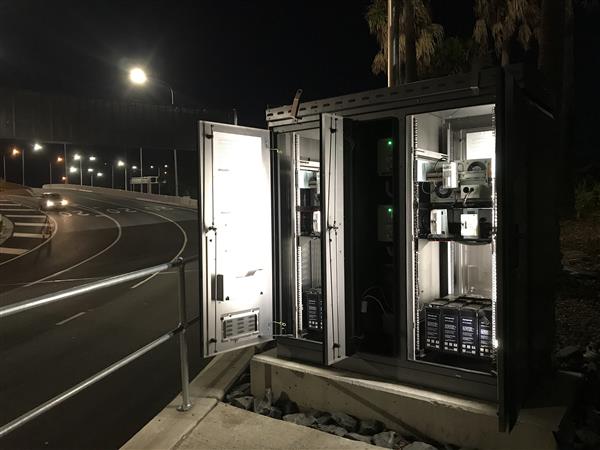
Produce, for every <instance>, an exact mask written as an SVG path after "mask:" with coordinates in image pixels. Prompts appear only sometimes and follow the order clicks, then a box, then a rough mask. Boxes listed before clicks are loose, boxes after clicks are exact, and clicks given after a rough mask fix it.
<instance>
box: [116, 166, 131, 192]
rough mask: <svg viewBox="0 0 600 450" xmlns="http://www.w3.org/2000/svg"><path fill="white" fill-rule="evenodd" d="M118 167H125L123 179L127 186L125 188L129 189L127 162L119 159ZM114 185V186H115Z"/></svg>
mask: <svg viewBox="0 0 600 450" xmlns="http://www.w3.org/2000/svg"><path fill="white" fill-rule="evenodd" d="M117 167H123V168H124V169H125V170H124V171H123V176H124V181H123V185H124V187H125V190H126V191H127V190H128V187H127V164H125V161H121V160H119V161H117ZM113 187H114V186H113Z"/></svg>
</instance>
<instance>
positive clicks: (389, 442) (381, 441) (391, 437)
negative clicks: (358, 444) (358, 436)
mask: <svg viewBox="0 0 600 450" xmlns="http://www.w3.org/2000/svg"><path fill="white" fill-rule="evenodd" d="M395 441H396V432H395V431H382V432H381V433H377V434H376V435H375V436H373V441H372V442H373V444H374V445H377V446H379V447H384V448H394V443H395Z"/></svg>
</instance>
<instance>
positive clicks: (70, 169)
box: [69, 166, 77, 173]
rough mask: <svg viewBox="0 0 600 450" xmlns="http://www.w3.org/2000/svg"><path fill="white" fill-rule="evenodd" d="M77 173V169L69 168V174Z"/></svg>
mask: <svg viewBox="0 0 600 450" xmlns="http://www.w3.org/2000/svg"><path fill="white" fill-rule="evenodd" d="M75 172H77V167H73V166H71V167H69V173H75Z"/></svg>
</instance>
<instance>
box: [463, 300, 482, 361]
mask: <svg viewBox="0 0 600 450" xmlns="http://www.w3.org/2000/svg"><path fill="white" fill-rule="evenodd" d="M480 309H481V305H479V304H477V303H469V304H467V305H465V306H463V307H462V308H461V310H460V352H461V353H462V354H463V355H468V356H477V355H478V353H479V310H480Z"/></svg>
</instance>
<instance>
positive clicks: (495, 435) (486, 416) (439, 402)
mask: <svg viewBox="0 0 600 450" xmlns="http://www.w3.org/2000/svg"><path fill="white" fill-rule="evenodd" d="M250 368H251V374H252V394H253V395H254V396H255V397H261V396H262V395H264V391H265V389H266V388H267V387H270V388H271V389H272V391H273V396H274V398H277V397H278V396H279V395H280V393H281V392H283V391H285V392H286V393H287V394H288V395H289V397H290V398H291V399H292V400H293V401H295V402H296V403H298V405H299V406H300V407H304V408H315V409H318V410H321V411H329V412H332V411H344V412H346V413H348V414H351V415H353V416H355V417H358V418H360V419H378V420H380V421H382V422H383V423H384V424H385V425H386V426H387V427H388V428H390V429H392V430H396V431H399V432H401V433H411V434H414V435H415V436H417V437H419V438H421V439H423V440H425V439H427V438H429V439H433V440H435V441H438V442H440V443H450V444H454V445H457V446H459V447H471V448H478V449H481V450H488V449H489V450H499V449H514V450H519V449H527V450H529V449H533V448H535V449H555V448H556V444H555V439H554V436H553V433H552V431H554V430H555V429H556V424H557V422H558V421H557V417H562V414H563V413H564V410H565V408H564V407H563V408H561V407H558V408H557V407H555V406H551V407H548V408H536V409H535V410H534V409H529V410H527V409H525V410H522V414H521V415H520V419H519V421H518V422H517V424H516V426H515V428H514V429H513V431H512V432H511V433H501V432H499V431H498V417H497V405H495V404H493V403H489V402H484V401H478V400H474V399H468V398H463V397H460V396H454V395H450V394H444V393H440V392H432V391H429V390H426V389H419V388H415V387H412V386H406V385H402V384H398V383H395V382H386V381H382V380H375V379H372V378H370V377H366V376H363V375H361V374H357V373H352V372H347V371H342V370H339V369H334V368H329V367H318V366H311V365H308V364H303V363H298V362H294V361H289V360H284V359H279V358H277V356H276V354H275V352H273V351H269V352H266V353H263V354H260V355H256V356H255V357H254V358H253V359H252V363H251V365H250Z"/></svg>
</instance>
